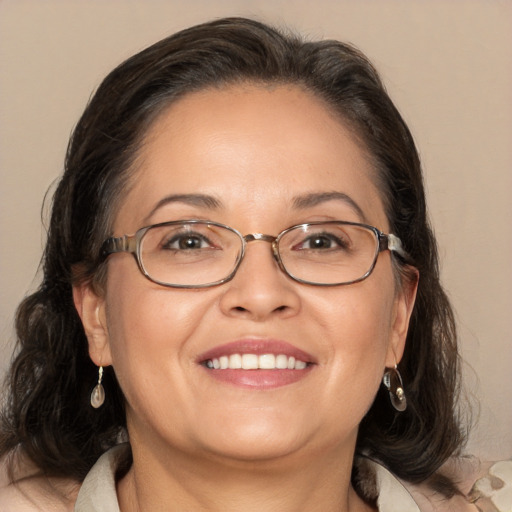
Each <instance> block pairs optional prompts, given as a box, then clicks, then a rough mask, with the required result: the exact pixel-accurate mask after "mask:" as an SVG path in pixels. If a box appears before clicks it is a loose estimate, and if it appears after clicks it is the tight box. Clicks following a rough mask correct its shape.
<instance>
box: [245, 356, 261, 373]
mask: <svg viewBox="0 0 512 512" xmlns="http://www.w3.org/2000/svg"><path fill="white" fill-rule="evenodd" d="M242 368H243V369H244V370H257V369H258V356H257V355H256V354H244V355H243V356H242Z"/></svg>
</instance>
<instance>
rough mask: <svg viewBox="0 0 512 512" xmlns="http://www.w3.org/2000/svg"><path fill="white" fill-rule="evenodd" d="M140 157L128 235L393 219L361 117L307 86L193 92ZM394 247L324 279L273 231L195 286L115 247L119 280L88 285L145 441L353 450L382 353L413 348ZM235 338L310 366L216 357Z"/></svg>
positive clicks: (99, 343)
mask: <svg viewBox="0 0 512 512" xmlns="http://www.w3.org/2000/svg"><path fill="white" fill-rule="evenodd" d="M136 169H137V170H136V174H135V179H134V181H133V186H132V188H130V190H129V192H128V193H127V195H126V197H125V199H124V201H123V203H122V206H121V208H120V210H119V212H118V214H117V217H116V219H115V224H114V234H115V235H116V236H121V235H123V234H133V233H134V232H135V231H136V230H137V229H139V228H140V227H142V226H145V225H149V224H156V223H160V222H165V221H173V220H183V219H207V220H212V221H217V222H220V223H223V224H227V225H229V226H232V227H233V228H236V229H237V230H238V231H240V232H241V233H242V234H244V235H245V234H248V233H265V234H269V235H277V234H278V233H279V232H280V231H282V230H283V229H285V228H287V227H289V226H292V225H295V224H299V223H304V222H308V221H320V220H346V221H354V222H365V223H368V224H371V225H374V226H376V227H378V228H379V229H381V230H382V231H385V232H387V231H388V222H387V219H386V216H385V214H384V209H383V204H382V200H381V198H380V197H379V192H378V190H377V189H376V187H375V185H374V180H373V179H372V169H371V168H370V165H369V163H368V162H367V160H366V159H365V157H364V155H363V152H362V151H361V149H360V147H359V146H358V145H357V143H356V141H355V139H354V137H353V136H352V134H351V132H350V131H349V130H348V129H347V128H346V127H345V126H344V125H343V124H342V123H341V122H340V121H339V120H338V119H336V118H334V117H333V116H331V115H330V114H329V112H328V110H327V109H326V107H325V105H324V104H323V103H322V102H321V101H319V100H318V99H316V98H315V97H314V96H312V95H311V94H310V93H307V92H304V91H303V90H301V89H299V88H296V87H291V86H290V87H285V86H279V87H274V88H267V87H260V86H251V85H245V86H232V87H229V88H225V89H214V90H205V91H202V92H197V93H192V94H189V95H187V96H185V97H183V98H182V99H180V100H179V101H177V102H175V103H174V104H172V105H171V106H170V107H169V108H168V109H167V110H166V111H165V112H164V113H163V114H162V115H161V116H160V118H158V120H157V121H156V122H155V123H154V125H153V126H152V128H151V129H150V130H149V133H148V134H147V138H146V140H145V143H144V145H143V146H142V149H141V150H140V154H139V158H138V161H137V164H136ZM333 192H334V193H339V195H336V194H332V193H333ZM327 194H329V195H327ZM198 195H201V196H207V197H209V198H212V200H211V201H205V200H204V199H198V197H197V196H198ZM177 196H182V197H181V198H179V197H177ZM347 197H348V198H349V199H346V198H347ZM356 205H357V206H356ZM390 258H391V257H390V253H389V252H383V253H381V254H380V255H379V258H378V261H377V265H376V267H375V269H374V271H373V273H372V274H371V275H370V277H369V278H367V279H366V280H364V281H362V282H360V283H357V284H352V285H349V286H335V287H327V288H326V287H319V286H311V285H304V284H300V283H297V282H295V281H293V280H291V279H290V278H289V277H287V276H286V275H285V274H284V273H283V272H282V271H281V270H280V269H279V267H278V265H277V264H276V262H275V260H274V259H273V257H272V253H271V247H270V244H269V243H267V242H261V241H260V242H251V243H249V244H248V246H247V251H246V254H245V258H244V260H243V262H242V264H241V266H240V268H239V270H238V272H237V274H236V275H235V277H234V278H233V279H232V280H231V281H229V282H227V283H224V284H222V285H220V286H214V287H210V288H204V289H192V290H187V289H176V288H165V287H162V286H159V285H157V284H154V283H152V282H150V281H149V280H148V279H146V278H145V277H144V276H143V275H142V274H141V272H140V271H139V269H138V268H137V264H136V262H135V260H134V258H133V256H132V255H130V254H128V253H120V254H115V255H112V256H110V258H109V260H108V279H107V286H106V291H105V294H104V295H103V296H96V295H94V293H93V292H92V290H91V289H89V288H87V287H84V288H83V289H81V290H79V291H76V293H75V298H76V302H77V307H78V309H79V312H80V313H81V315H82V319H83V321H84V325H85V328H86V332H87V334H88V337H89V341H90V354H91V357H92V359H93V360H94V362H95V363H96V364H98V365H100V364H101V365H103V366H106V365H110V364H112V365H113V367H114V369H115V373H116V375H117V378H118V380H119V383H120V385H121V388H122V390H123V392H124V394H125V397H126V402H127V419H128V425H129V429H130V435H131V439H132V442H133V443H142V444H141V445H140V446H145V447H149V446H151V447H153V448H154V449H155V452H156V450H158V453H164V450H167V451H168V450H177V451H180V452H183V451H185V452H187V453H193V454H194V456H199V455H205V456H208V457H212V456H215V457H224V458H225V457H227V458H230V459H238V460H247V459H268V458H276V457H282V456H286V455H291V454H319V453H322V452H324V451H329V452H331V453H332V452H333V450H334V452H335V453H338V452H342V451H346V452H347V453H348V452H350V450H352V449H353V446H354V444H355V438H356V433H357V428H358V424H359V422H360V421H361V419H362V418H363V416H364V414H365V413H366V412H367V410H368V408H369V407H370V405H371V403H372V401H373V398H374V396H375V394H376V391H377V388H378V386H379V384H380V380H381V377H382V374H383V371H384V367H385V366H393V365H394V364H395V363H396V362H398V360H399V359H400V357H401V354H402V350H403V343H404V340H405V333H406V329H407V323H408V318H409V314H410V309H411V307H412V302H413V300H412V298H411V296H412V295H413V292H411V293H408V296H406V294H405V292H404V291H403V290H402V289H397V287H396V286H395V280H394V275H393V271H392V264H391V260H390ZM233 353H240V354H242V355H243V354H256V355H258V354H273V355H275V356H278V355H285V356H287V357H290V356H295V357H296V358H297V359H305V360H306V361H305V362H306V363H308V366H307V368H306V369H304V370H301V369H295V370H288V369H286V370H284V369H283V370H279V369H274V370H255V369H246V370H244V369H240V370H229V371H226V370H220V369H212V368H208V365H207V364H205V363H206V360H207V359H209V358H214V357H215V358H220V357H221V356H229V355H230V354H233ZM221 372H225V373H221ZM291 372H295V373H293V374H292V376H291V377H290V373H291ZM106 392H107V394H108V389H107V390H106ZM107 400H108V397H107ZM167 451H166V452H165V453H168V452H167Z"/></svg>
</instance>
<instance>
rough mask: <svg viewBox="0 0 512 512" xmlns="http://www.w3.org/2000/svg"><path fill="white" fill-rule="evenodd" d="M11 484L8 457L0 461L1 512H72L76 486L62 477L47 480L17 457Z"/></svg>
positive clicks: (72, 481)
mask: <svg viewBox="0 0 512 512" xmlns="http://www.w3.org/2000/svg"><path fill="white" fill-rule="evenodd" d="M14 478H15V482H11V480H10V475H9V473H8V458H7V457H3V458H2V459H0V510H1V511H2V512H43V511H44V512H72V511H73V507H74V503H75V500H76V496H77V494H78V490H79V488H80V484H79V483H78V482H76V481H74V480H71V479H66V478H47V477H45V476H43V475H41V474H40V473H38V472H37V470H36V468H35V467H34V466H33V465H32V464H31V463H30V462H29V461H28V460H26V458H25V459H24V458H23V457H18V458H17V460H16V463H15V468H14Z"/></svg>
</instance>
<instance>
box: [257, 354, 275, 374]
mask: <svg viewBox="0 0 512 512" xmlns="http://www.w3.org/2000/svg"><path fill="white" fill-rule="evenodd" d="M258 361H259V364H260V368H261V369H262V370H273V369H274V368H275V367H276V356H275V355H274V354H263V355H261V356H260V357H259V358H258Z"/></svg>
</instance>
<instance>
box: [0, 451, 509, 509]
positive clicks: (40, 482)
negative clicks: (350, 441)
mask: <svg viewBox="0 0 512 512" xmlns="http://www.w3.org/2000/svg"><path fill="white" fill-rule="evenodd" d="M127 449H128V446H127V445H126V444H124V445H119V446H116V447H115V448H112V449H111V450H109V451H107V452H106V453H105V454H103V455H102V456H101V457H100V458H99V459H98V461H97V462H96V464H95V465H94V466H93V468H92V469H91V471H90V472H89V473H88V475H87V477H86V478H85V480H84V482H83V483H82V485H81V486H78V485H76V484H75V485H74V484H70V483H69V482H67V483H66V481H65V480H62V481H61V480H52V481H51V482H49V481H48V480H45V479H42V478H35V479H28V480H27V481H22V482H20V483H19V484H9V483H8V482H7V479H6V475H5V472H4V471H0V512H36V511H37V512H42V511H44V512H73V511H74V512H120V510H119V503H118V500H117V495H116V483H115V475H116V472H117V469H118V467H119V465H120V464H121V462H122V461H123V460H125V458H126V453H127ZM358 467H359V468H361V469H362V471H361V472H360V474H361V475H362V476H361V479H362V480H361V482H360V483H361V487H362V488H363V491H364V492H365V494H366V495H367V496H368V497H371V498H376V499H377V504H378V508H379V512H478V511H481V512H512V461H502V462H498V463H496V464H494V465H493V466H491V467H490V469H489V468H484V469H485V470H486V472H485V475H484V476H483V477H482V478H480V479H479V480H478V481H477V482H476V484H475V485H474V486H473V489H472V490H471V493H470V495H471V496H472V498H473V500H474V501H475V504H471V503H469V502H468V501H467V499H465V498H464V497H463V496H455V497H454V498H452V499H450V500H446V499H444V498H442V497H441V496H440V495H438V494H436V493H435V492H434V491H432V490H430V489H427V487H426V486H422V485H419V486H414V485H410V484H405V483H404V482H401V481H400V480H399V479H397V478H396V477H395V476H394V475H393V474H392V473H390V472H389V471H388V470H387V469H386V468H384V467H383V466H382V465H380V464H378V463H376V462H374V461H371V460H369V459H359V460H358ZM467 469H468V468H467V467H466V468H465V469H464V471H463V473H466V472H467ZM474 469H475V465H474V464H472V470H471V471H470V473H471V474H476V473H475V472H474V471H473V470H474ZM478 469H480V470H481V469H482V468H481V467H480V468H478ZM487 470H488V471H487ZM479 472H480V473H481V471H479ZM481 474H482V473H481ZM471 478H472V477H470V478H467V475H466V476H464V480H466V481H467V482H470V481H472V482H474V479H473V480H471ZM468 485H469V487H468V489H469V488H471V484H468Z"/></svg>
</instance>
